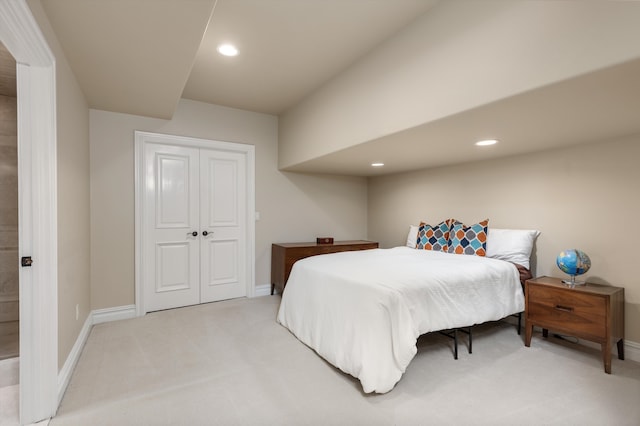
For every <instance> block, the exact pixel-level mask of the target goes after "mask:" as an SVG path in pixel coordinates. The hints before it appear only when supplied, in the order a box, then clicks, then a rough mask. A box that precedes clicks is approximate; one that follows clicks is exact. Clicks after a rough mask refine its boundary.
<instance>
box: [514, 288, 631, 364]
mask: <svg viewBox="0 0 640 426" xmlns="http://www.w3.org/2000/svg"><path fill="white" fill-rule="evenodd" d="M525 318H526V326H525V327H526V335H525V346H530V345H531V335H532V334H533V327H534V326H538V327H541V328H542V335H543V337H547V336H548V335H549V329H551V330H553V331H556V332H558V333H564V334H567V335H570V336H575V337H579V338H582V339H585V340H590V341H593V342H597V343H600V345H601V348H602V360H603V362H604V371H605V372H607V373H609V374H610V373H611V346H612V344H613V343H614V342H615V343H617V346H618V358H619V359H624V288H621V287H612V286H605V285H599V284H590V283H586V284H585V285H579V286H575V287H570V286H569V285H568V284H564V283H563V282H562V280H561V279H559V278H551V277H539V278H534V279H531V280H527V281H526V282H525Z"/></svg>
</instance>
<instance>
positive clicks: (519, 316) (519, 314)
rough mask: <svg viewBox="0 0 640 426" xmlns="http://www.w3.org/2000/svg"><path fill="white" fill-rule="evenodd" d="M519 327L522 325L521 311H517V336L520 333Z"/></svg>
mask: <svg viewBox="0 0 640 426" xmlns="http://www.w3.org/2000/svg"><path fill="white" fill-rule="evenodd" d="M520 327H522V312H518V336H519V335H520Z"/></svg>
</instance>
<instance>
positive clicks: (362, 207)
mask: <svg viewBox="0 0 640 426" xmlns="http://www.w3.org/2000/svg"><path fill="white" fill-rule="evenodd" d="M282 174H283V176H284V177H285V178H286V180H287V183H288V186H287V187H286V188H283V189H282V190H281V191H280V192H279V193H278V194H274V196H273V198H274V200H273V201H275V202H276V205H277V208H276V209H277V214H278V221H279V222H281V223H286V227H285V230H284V232H283V236H282V238H285V241H288V240H291V241H302V240H309V238H312V237H313V238H315V237H316V236H332V237H334V238H335V239H336V240H343V239H364V238H366V236H367V179H366V178H363V177H350V176H332V175H316V174H304V173H292V172H282ZM287 238H288V240H287Z"/></svg>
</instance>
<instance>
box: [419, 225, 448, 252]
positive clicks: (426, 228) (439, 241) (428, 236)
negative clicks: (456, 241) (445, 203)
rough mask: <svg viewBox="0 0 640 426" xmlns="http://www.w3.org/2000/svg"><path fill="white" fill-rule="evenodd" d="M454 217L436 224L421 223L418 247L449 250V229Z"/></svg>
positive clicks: (420, 248)
mask: <svg viewBox="0 0 640 426" xmlns="http://www.w3.org/2000/svg"><path fill="white" fill-rule="evenodd" d="M452 221H453V219H447V220H445V221H444V222H440V223H439V224H437V225H436V226H432V225H429V224H427V223H424V222H423V223H421V224H420V227H419V228H418V239H417V240H416V249H419V250H435V251H444V252H446V251H447V247H448V242H449V229H450V228H451V223H452Z"/></svg>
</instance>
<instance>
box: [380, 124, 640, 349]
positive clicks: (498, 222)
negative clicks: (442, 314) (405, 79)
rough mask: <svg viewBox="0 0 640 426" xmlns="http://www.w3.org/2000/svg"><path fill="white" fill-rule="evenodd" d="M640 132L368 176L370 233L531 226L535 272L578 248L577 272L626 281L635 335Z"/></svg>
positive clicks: (638, 322)
mask: <svg viewBox="0 0 640 426" xmlns="http://www.w3.org/2000/svg"><path fill="white" fill-rule="evenodd" d="M639 158H640V135H636V136H633V137H628V138H625V139H621V140H615V141H603V142H600V143H595V144H586V145H580V146H578V147H576V148H575V149H561V150H554V151H547V152H542V153H538V154H531V155H522V156H516V157H511V158H505V159H499V160H491V161H483V162H476V163H469V164H463V165H458V166H451V167H443V168H439V169H431V170H424V171H417V172H411V173H403V174H398V175H392V176H385V177H376V178H371V179H370V181H369V220H368V224H369V225H368V227H369V238H370V239H373V240H378V241H380V242H381V245H382V246H383V247H391V246H396V245H404V243H405V240H406V236H407V231H408V227H409V225H410V224H418V223H419V222H420V221H425V222H428V223H438V222H440V221H442V220H444V219H446V218H449V217H455V218H457V219H459V220H461V221H464V222H466V223H475V222H477V221H480V220H483V219H486V218H489V219H490V221H489V227H495V228H519V229H537V230H539V231H541V232H542V233H541V235H540V236H539V237H538V240H537V244H536V253H535V261H534V263H533V272H534V275H549V276H557V277H560V276H564V274H562V272H561V271H560V270H559V269H558V268H557V267H556V265H555V259H556V256H557V254H558V253H559V252H560V251H561V250H563V249H567V248H579V249H582V250H584V251H585V252H586V253H587V254H588V255H589V256H590V258H591V261H592V267H591V270H590V271H589V272H588V273H587V274H586V275H585V277H586V278H587V279H588V280H589V281H592V282H597V283H607V284H610V285H615V286H619V287H624V288H625V297H626V306H625V309H626V338H627V339H629V340H631V341H634V342H640V281H638V279H637V273H636V271H635V262H637V261H638V260H637V254H638V251H637V249H636V248H637V242H638V241H640V231H639V229H640V228H638V226H637V222H638V218H640V196H639V195H638V194H639V192H638V182H640V167H638V159H639Z"/></svg>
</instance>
